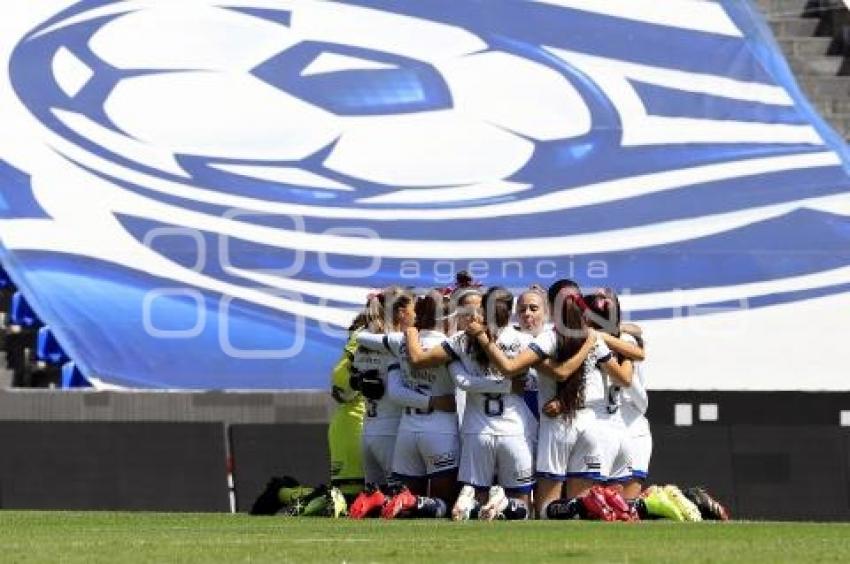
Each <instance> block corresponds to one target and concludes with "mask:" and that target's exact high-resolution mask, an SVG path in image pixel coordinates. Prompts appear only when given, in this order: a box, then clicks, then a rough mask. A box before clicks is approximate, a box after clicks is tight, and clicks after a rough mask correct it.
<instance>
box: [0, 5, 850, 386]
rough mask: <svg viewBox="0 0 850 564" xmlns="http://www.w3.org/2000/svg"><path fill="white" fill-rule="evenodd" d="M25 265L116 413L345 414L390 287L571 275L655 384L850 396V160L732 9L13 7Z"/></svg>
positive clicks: (749, 18)
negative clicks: (170, 402) (270, 397)
mask: <svg viewBox="0 0 850 564" xmlns="http://www.w3.org/2000/svg"><path fill="white" fill-rule="evenodd" d="M0 60H2V63H3V64H2V69H3V70H2V71H0V73H2V74H0V124H1V125H0V160H2V163H0V242H2V257H0V258H2V262H3V264H4V265H5V267H6V268H7V269H8V270H9V271H10V273H11V275H12V277H13V278H14V280H15V282H16V283H17V285H18V286H19V287H20V288H21V289H22V291H23V292H24V294H25V295H26V297H27V298H28V299H29V301H30V302H31V303H32V306H33V307H34V309H35V311H36V312H37V313H38V315H39V316H40V317H41V318H42V319H43V320H44V321H45V322H47V323H49V324H50V326H51V327H52V328H53V329H54V331H55V333H56V335H57V337H58V339H59V341H60V342H61V344H62V345H63V346H64V348H65V349H66V350H67V352H68V353H69V354H70V355H71V357H72V358H73V359H75V360H76V362H77V363H78V365H79V366H80V367H81V368H82V370H83V372H84V373H85V374H86V375H87V376H89V377H90V378H92V379H93V380H94V381H95V382H96V383H97V384H98V385H101V386H109V385H117V386H130V387H161V388H193V389H194V388H241V389H263V388H272V389H274V388H289V389H295V388H301V389H304V388H308V389H309V388H325V387H326V386H327V382H328V374H329V371H330V368H331V366H332V365H333V364H334V362H335V361H336V359H337V358H338V356H339V354H340V351H341V345H342V343H343V341H344V334H345V331H344V329H345V327H347V326H348V324H349V322H350V321H351V318H352V316H353V312H354V311H355V310H356V309H357V308H358V307H359V306H360V305H361V304H362V303H363V302H364V301H365V298H366V295H367V293H368V292H369V289H370V288H374V287H382V286H386V285H388V284H393V283H398V284H403V285H410V286H417V287H429V286H434V285H442V284H445V283H447V282H449V281H450V280H452V279H453V277H454V274H455V272H456V271H458V270H460V269H469V270H471V271H472V272H473V274H475V275H476V276H477V277H478V278H479V279H481V281H482V282H484V283H485V284H487V285H491V284H500V285H504V286H507V287H511V288H523V287H527V286H528V285H529V284H531V283H535V282H538V283H542V284H544V285H546V284H548V283H550V282H552V281H554V280H555V279H557V278H562V277H569V278H573V279H575V280H577V281H578V282H580V283H581V284H582V285H584V286H588V287H591V288H592V287H594V286H613V287H615V288H617V289H619V290H620V291H621V292H622V293H623V305H624V307H625V308H626V309H627V310H628V312H629V314H630V316H631V318H632V319H633V320H636V321H638V322H639V323H641V324H642V325H643V326H644V330H645V332H646V334H647V339H648V342H649V346H650V349H649V360H648V361H647V369H648V370H649V369H650V367H651V371H649V373H650V377H651V381H652V385H653V387H656V388H669V389H677V388H684V389H718V388H719V389H783V388H784V389H847V388H848V384H847V382H846V378H844V377H843V375H842V374H841V373H840V371H839V370H836V369H835V368H834V363H833V358H834V351H836V350H840V349H841V347H842V346H843V340H844V335H845V331H844V328H843V327H842V326H841V325H840V323H841V321H842V318H843V317H845V316H843V315H842V311H844V312H846V311H848V309H847V308H848V306H850V293H848V292H850V217H848V216H850V198H848V188H850V176H848V170H850V157H849V156H848V150H847V146H846V145H845V143H844V142H843V140H841V139H840V138H839V137H838V136H837V135H836V134H835V133H834V132H833V131H832V130H831V129H830V128H829V127H828V126H827V125H826V124H825V123H824V122H823V121H822V120H821V118H820V117H819V116H818V115H817V114H816V113H815V112H814V111H813V109H812V107H811V105H810V104H809V103H808V102H807V101H806V100H805V98H804V97H803V96H802V95H801V93H800V90H799V89H798V87H797V86H796V84H795V82H794V80H793V77H792V75H791V74H790V72H789V70H788V67H787V65H786V63H785V61H784V59H783V57H782V55H781V53H780V51H779V50H778V48H777V46H776V44H775V42H774V41H773V39H772V36H771V35H770V32H769V31H768V30H767V28H766V27H765V25H764V23H763V21H762V19H761V16H760V15H759V14H758V12H757V11H756V10H755V8H754V7H753V6H752V5H751V4H750V2H748V1H742V0H724V1H719V2H708V1H701V0H664V1H663V2H659V1H658V0H592V1H589V0H539V1H518V0H432V1H429V2H412V1H408V2H397V1H389V0H358V1H351V2H330V1H314V0H300V1H299V0H87V1H82V2H76V1H70V0H39V1H37V2H33V1H29V0H9V1H7V2H4V3H3V6H2V7H0Z"/></svg>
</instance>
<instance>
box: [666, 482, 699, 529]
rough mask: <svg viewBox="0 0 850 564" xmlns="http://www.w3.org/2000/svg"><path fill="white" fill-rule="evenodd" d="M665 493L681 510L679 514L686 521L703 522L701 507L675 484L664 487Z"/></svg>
mask: <svg viewBox="0 0 850 564" xmlns="http://www.w3.org/2000/svg"><path fill="white" fill-rule="evenodd" d="M664 493H666V494H667V497H668V498H669V499H670V501H672V502H673V503H674V504H675V505H676V507H678V508H679V512H680V513H681V514H682V516H683V517H684V518H685V521H702V514H701V513H700V511H699V507H697V506H696V504H695V503H694V502H693V501H691V500H689V499H688V498H687V497H685V494H683V493H682V490H680V489H679V488H678V487H677V486H674V485H673V484H668V485H666V486H664Z"/></svg>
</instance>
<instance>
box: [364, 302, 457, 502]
mask: <svg viewBox="0 0 850 564" xmlns="http://www.w3.org/2000/svg"><path fill="white" fill-rule="evenodd" d="M442 303H443V299H442V295H441V294H440V293H439V292H436V291H434V292H430V293H428V294H426V295H425V296H424V297H422V298H420V299H419V300H417V302H416V305H415V306H414V304H413V302H412V301H411V302H406V304H405V305H404V306H403V307H402V308H401V310H400V311H402V312H403V313H402V315H404V316H405V317H406V318H408V319H409V320H410V321H416V323H417V327H418V328H419V330H420V331H419V332H415V333H414V335H415V337H414V338H415V339H416V343H417V345H419V346H421V347H425V348H429V347H434V346H439V345H440V343H442V342H443V340H445V334H443V333H442V332H440V331H438V330H437V325H438V323H439V322H438V317H440V315H439V314H440V311H441V309H442ZM406 325H407V326H408V327H410V326H411V325H412V323H410V322H408V323H407V324H406ZM358 342H359V343H360V344H361V345H363V346H366V347H368V348H371V349H374V350H382V349H383V350H386V351H388V352H389V353H391V354H392V355H393V356H394V357H395V358H396V359H397V360H398V362H399V363H400V375H397V374H396V373H393V374H391V377H390V382H389V396H390V399H392V400H393V401H396V402H397V403H400V404H402V405H403V406H405V407H404V411H403V414H402V417H401V423H400V424H399V430H398V437H397V440H396V446H395V452H394V455H393V463H392V469H393V475H394V476H395V477H397V478H399V479H400V480H401V481H402V482H403V483H404V484H405V486H406V488H405V489H402V490H401V491H400V492H398V493H397V494H396V495H395V496H393V498H392V499H391V500H389V501H388V502H387V504H386V505H385V506H384V509H383V511H382V514H383V516H384V517H386V518H395V517H397V516H399V515H400V514H401V515H402V516H419V517H425V516H431V517H439V516H444V515H445V513H446V506H447V503H449V502H450V501H451V500H452V499H454V495H455V489H456V480H457V467H458V461H459V458H460V442H459V439H458V421H457V415H456V406H455V385H454V381H453V379H452V377H451V375H450V374H449V372H448V369H447V368H446V367H445V366H440V367H434V368H427V369H415V368H413V367H411V366H410V363H409V362H408V360H407V349H408V346H409V344H410V343H409V342H407V341H406V338H405V334H404V333H390V334H388V335H375V334H367V333H361V334H360V335H358ZM428 491H430V497H426V496H425V494H426V492H428Z"/></svg>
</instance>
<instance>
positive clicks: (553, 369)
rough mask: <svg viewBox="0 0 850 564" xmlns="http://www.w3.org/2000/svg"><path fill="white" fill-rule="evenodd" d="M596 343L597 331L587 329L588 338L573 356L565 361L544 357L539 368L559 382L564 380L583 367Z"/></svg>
mask: <svg viewBox="0 0 850 564" xmlns="http://www.w3.org/2000/svg"><path fill="white" fill-rule="evenodd" d="M595 343H596V332H595V331H593V330H591V329H589V330H588V331H587V338H586V339H585V340H584V343H582V345H581V348H580V349H579V350H578V351H576V353H575V354H574V355H573V356H571V357H570V358H568V359H567V360H565V361H564V362H558V361H556V360H554V359H552V358H544V359H543V360H542V361H541V362H540V364H538V365H537V367H538V370H539V369H540V368H541V367H542V369H543V370H542V371H543V373H544V374H546V375H548V376H551V377H552V378H554V379H555V381H557V382H563V381H564V380H566V379H567V378H569V377H570V376H572V375H573V374H575V372H576V370H578V369H579V368H580V367H581V365H582V363H584V359H586V358H587V355H588V354H590V350H591V349H592V348H593V345H594V344H595Z"/></svg>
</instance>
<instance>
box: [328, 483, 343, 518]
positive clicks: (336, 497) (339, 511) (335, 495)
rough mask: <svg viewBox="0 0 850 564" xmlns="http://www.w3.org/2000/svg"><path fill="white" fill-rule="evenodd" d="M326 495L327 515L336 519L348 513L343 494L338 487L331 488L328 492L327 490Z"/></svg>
mask: <svg viewBox="0 0 850 564" xmlns="http://www.w3.org/2000/svg"><path fill="white" fill-rule="evenodd" d="M328 497H330V500H329V503H328V511H327V516H328V517H333V518H334V519H338V518H339V517H343V516H345V515H347V514H348V504H347V503H346V502H345V496H344V495H342V492H341V491H340V490H339V488H331V489H330V492H328Z"/></svg>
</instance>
